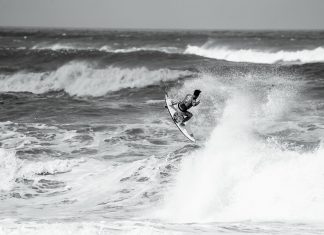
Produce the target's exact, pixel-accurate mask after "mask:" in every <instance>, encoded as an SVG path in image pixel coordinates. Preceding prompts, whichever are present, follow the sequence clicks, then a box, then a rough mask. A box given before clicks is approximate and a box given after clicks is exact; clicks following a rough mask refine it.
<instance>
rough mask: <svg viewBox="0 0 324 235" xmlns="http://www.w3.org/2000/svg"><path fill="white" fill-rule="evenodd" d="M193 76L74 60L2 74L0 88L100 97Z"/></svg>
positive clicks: (36, 92)
mask: <svg viewBox="0 0 324 235" xmlns="http://www.w3.org/2000/svg"><path fill="white" fill-rule="evenodd" d="M192 75H193V73H192V72H189V71H180V70H169V69H158V70H149V69H147V68H145V67H139V68H119V67H114V66H109V67H107V68H103V69H98V68H94V67H92V66H90V65H89V64H87V63H82V62H74V63H69V64H66V65H63V66H61V67H60V68H59V69H57V70H56V71H53V72H42V73H23V72H21V73H16V74H14V75H1V76H0V91H2V92H32V93H35V94H42V93H46V92H50V91H61V90H64V91H65V92H67V93H68V94H70V95H76V96H102V95H105V94H107V93H109V92H113V91H118V90H120V89H124V88H141V87H146V86H149V85H154V84H158V83H159V82H161V81H172V80H177V79H179V78H182V77H186V76H192Z"/></svg>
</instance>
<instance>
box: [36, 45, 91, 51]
mask: <svg viewBox="0 0 324 235" xmlns="http://www.w3.org/2000/svg"><path fill="white" fill-rule="evenodd" d="M31 49H32V50H52V51H59V50H76V49H77V48H76V47H74V46H72V45H67V44H60V43H56V44H52V45H35V46H33V47H32V48H31ZM80 49H85V48H80Z"/></svg>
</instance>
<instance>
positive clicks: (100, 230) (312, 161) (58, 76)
mask: <svg viewBox="0 0 324 235" xmlns="http://www.w3.org/2000/svg"><path fill="white" fill-rule="evenodd" d="M195 89H200V90H201V91H202V93H201V95H200V100H201V103H200V105H198V106H197V107H194V108H192V109H191V110H190V111H192V113H193V115H194V116H193V118H192V119H191V120H190V121H189V123H188V124H187V126H188V128H190V129H191V130H192V131H193V133H194V135H195V137H196V139H197V141H196V142H195V143H192V142H190V141H189V140H187V139H186V138H185V137H184V136H183V135H182V134H181V132H179V130H178V128H177V127H176V126H175V125H174V123H173V122H172V120H171V118H170V116H169V113H168V112H167V110H166V109H165V107H164V105H165V104H164V91H165V90H166V91H167V92H168V93H169V95H170V96H171V97H173V98H174V99H181V98H183V97H184V96H185V95H186V94H188V93H192V92H193V91H194V90H195ZM0 114H1V115H0V234H176V235H178V234H285V235H286V234H303V235H304V234H324V143H323V135H324V31H179V30H178V31H177V30H174V31H167V30H161V31H151V30H142V31H137V30H100V29H97V30H85V29H84V30H81V29H33V28H0Z"/></svg>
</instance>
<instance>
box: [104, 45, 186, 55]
mask: <svg viewBox="0 0 324 235" xmlns="http://www.w3.org/2000/svg"><path fill="white" fill-rule="evenodd" d="M99 50H100V51H106V52H111V53H130V52H138V51H158V52H163V53H168V54H171V53H180V49H179V48H176V47H129V48H120V49H114V48H111V47H109V46H103V47H101V48H100V49H99Z"/></svg>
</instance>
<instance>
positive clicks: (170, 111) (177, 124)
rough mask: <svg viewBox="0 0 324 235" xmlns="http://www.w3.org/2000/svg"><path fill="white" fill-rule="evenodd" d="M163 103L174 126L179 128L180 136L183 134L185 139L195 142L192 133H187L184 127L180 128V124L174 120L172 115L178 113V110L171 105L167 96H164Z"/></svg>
mask: <svg viewBox="0 0 324 235" xmlns="http://www.w3.org/2000/svg"><path fill="white" fill-rule="evenodd" d="M165 103H166V105H167V108H168V110H169V113H170V115H171V118H172V120H173V122H174V124H176V126H177V127H178V128H179V130H180V131H181V132H182V134H183V135H184V136H185V137H187V138H188V139H189V140H191V141H192V142H195V141H196V140H195V138H194V136H193V134H192V133H189V131H188V130H187V129H186V127H185V126H180V123H177V122H176V121H175V120H174V118H173V116H174V114H175V113H176V112H178V109H177V108H176V107H175V106H174V105H172V102H171V99H170V98H169V96H168V94H165Z"/></svg>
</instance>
